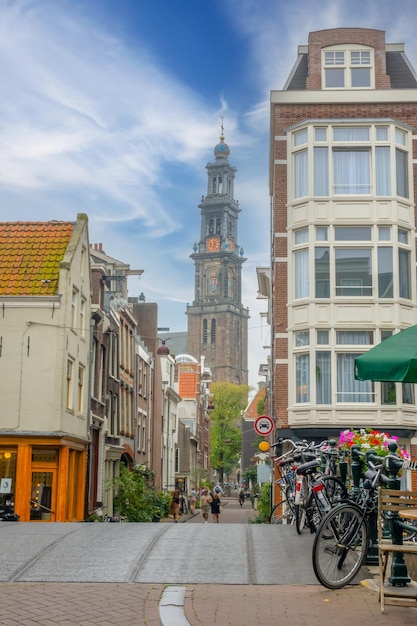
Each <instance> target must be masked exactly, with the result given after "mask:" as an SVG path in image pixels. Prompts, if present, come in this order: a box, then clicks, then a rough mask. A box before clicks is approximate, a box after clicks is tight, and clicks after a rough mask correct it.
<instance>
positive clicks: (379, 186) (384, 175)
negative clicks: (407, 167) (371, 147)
mask: <svg viewBox="0 0 417 626" xmlns="http://www.w3.org/2000/svg"><path fill="white" fill-rule="evenodd" d="M389 152H390V150H389V148H388V147H385V146H384V147H378V148H375V176H376V195H377V196H390V195H391V177H390V166H389V163H390V154H389Z"/></svg>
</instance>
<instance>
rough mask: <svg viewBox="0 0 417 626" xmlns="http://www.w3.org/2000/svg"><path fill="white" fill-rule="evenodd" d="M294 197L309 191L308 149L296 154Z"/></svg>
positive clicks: (304, 194)
mask: <svg viewBox="0 0 417 626" xmlns="http://www.w3.org/2000/svg"><path fill="white" fill-rule="evenodd" d="M294 170H295V172H294V197H295V198H300V197H301V196H306V195H307V192H308V162H307V150H302V151H301V152H296V153H295V155H294Z"/></svg>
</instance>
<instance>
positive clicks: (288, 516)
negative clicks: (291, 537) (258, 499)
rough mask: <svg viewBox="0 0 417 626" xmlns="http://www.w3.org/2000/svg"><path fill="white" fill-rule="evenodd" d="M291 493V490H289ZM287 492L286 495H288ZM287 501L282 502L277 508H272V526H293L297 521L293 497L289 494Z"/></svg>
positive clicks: (270, 519)
mask: <svg viewBox="0 0 417 626" xmlns="http://www.w3.org/2000/svg"><path fill="white" fill-rule="evenodd" d="M288 491H291V490H290V489H288V490H287V492H288ZM287 492H286V493H287ZM288 496H289V497H287V498H286V499H285V500H281V502H278V504H276V505H275V506H273V507H272V510H271V514H270V516H269V523H270V524H293V523H294V520H295V514H294V509H293V506H294V505H293V504H292V502H291V495H290V494H289V493H288Z"/></svg>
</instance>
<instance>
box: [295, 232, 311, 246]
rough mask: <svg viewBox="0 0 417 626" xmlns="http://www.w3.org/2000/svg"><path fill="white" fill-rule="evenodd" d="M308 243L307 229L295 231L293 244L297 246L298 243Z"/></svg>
mask: <svg viewBox="0 0 417 626" xmlns="http://www.w3.org/2000/svg"><path fill="white" fill-rule="evenodd" d="M307 241H308V229H307V228H299V229H298V230H296V231H295V235H294V243H295V245H298V244H300V243H307Z"/></svg>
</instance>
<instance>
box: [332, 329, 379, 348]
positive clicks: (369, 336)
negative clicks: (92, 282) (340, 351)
mask: <svg viewBox="0 0 417 626" xmlns="http://www.w3.org/2000/svg"><path fill="white" fill-rule="evenodd" d="M336 343H337V344H338V345H344V346H355V345H356V346H359V345H372V344H373V343H374V334H373V331H372V330H338V331H336Z"/></svg>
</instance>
